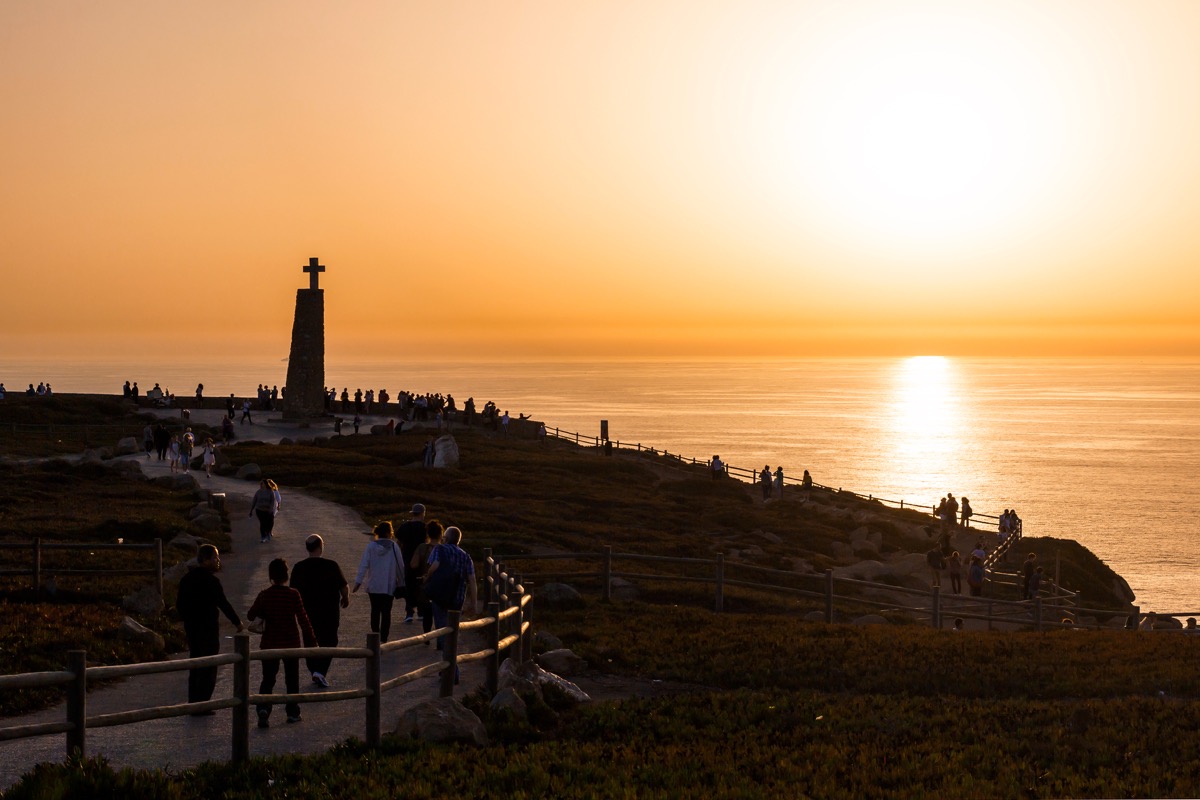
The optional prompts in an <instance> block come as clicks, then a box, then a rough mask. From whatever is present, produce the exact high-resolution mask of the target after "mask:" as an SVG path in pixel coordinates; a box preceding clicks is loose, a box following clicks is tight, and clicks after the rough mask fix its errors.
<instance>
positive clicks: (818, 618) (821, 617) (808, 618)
mask: <svg viewBox="0 0 1200 800" xmlns="http://www.w3.org/2000/svg"><path fill="white" fill-rule="evenodd" d="M804 621H805V622H824V621H825V612H824V611H810V612H808V613H807V614H805V615H804Z"/></svg>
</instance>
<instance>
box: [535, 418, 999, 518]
mask: <svg viewBox="0 0 1200 800" xmlns="http://www.w3.org/2000/svg"><path fill="white" fill-rule="evenodd" d="M546 434H547V436H553V437H554V438H556V439H562V440H563V441H567V442H574V443H575V444H577V445H580V446H588V447H596V448H603V449H606V450H607V448H612V449H613V450H617V451H620V450H627V451H632V452H635V453H649V454H651V455H658V456H663V457H665V458H670V459H675V460H676V461H678V462H679V463H680V464H686V465H689V466H695V467H704V468H705V469H708V470H711V469H712V461H711V460H699V459H696V458H693V457H690V456H684V455H679V454H678V453H671V452H668V451H667V450H656V449H655V448H653V447H643V446H642V444H641V442H636V443H634V444H629V443H628V442H620V441H618V440H616V439H603V438H601V437H599V436H588V435H586V434H581V433H578V432H573V431H565V430H561V429H559V428H553V429H549V428H548V429H547V431H546ZM723 472H724V474H726V475H728V476H730V477H733V478H736V479H738V480H741V481H743V482H745V483H749V484H756V483H758V481H759V472H758V471H757V470H754V469H747V468H745V467H735V466H732V465H730V464H725V465H724V469H723ZM783 485H784V486H785V487H787V486H792V487H795V489H799V490H801V491H804V490H807V489H814V490H816V491H823V492H832V493H835V494H840V495H845V496H848V497H853V498H855V499H858V500H866V501H868V502H876V503H880V504H882V505H885V506H890V507H892V508H898V509H901V510H903V509H912V510H913V511H917V512H919V513H921V514H928V515H929V516H931V517H933V518H935V519H936V518H937V513H936V512H937V508H936V506H933V505H930V506H925V505H921V504H913V503H906V502H905V501H904V500H888V499H886V498H883V497H875V496H874V495H873V494H860V493H859V492H852V491H850V490H848V489H842V488H841V487H837V488H835V487H833V486H825V485H824V484H820V483H816V482H813V483H811V484H810V485H809V486H808V487H806V486H805V485H804V483H803V480H802V479H799V478H794V477H790V476H788V475H786V474H785V475H784V479H783ZM926 508H928V509H929V510H928V511H926V510H925V509H926ZM979 520H987V521H988V524H989V525H992V526H995V527H996V528H997V529H998V528H999V526H1000V517H999V516H998V515H996V514H983V513H980V512H978V511H976V512H973V514H972V516H971V517H968V519H967V522H966V524H965V527H968V528H969V527H971V524H972V523H973V522H978V521H979ZM1022 524H1023V523H1022V522H1021V521H1019V520H1018V522H1017V530H1018V531H1020V529H1021V525H1022Z"/></svg>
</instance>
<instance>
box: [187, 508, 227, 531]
mask: <svg viewBox="0 0 1200 800" xmlns="http://www.w3.org/2000/svg"><path fill="white" fill-rule="evenodd" d="M192 527H193V528H195V529H196V530H198V531H204V532H205V533H216V532H217V531H219V530H221V529H222V527H223V524H222V522H221V515H220V514H215V513H213V514H201V515H200V516H198V517H196V518H195V519H194V520H192Z"/></svg>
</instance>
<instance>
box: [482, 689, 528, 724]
mask: <svg viewBox="0 0 1200 800" xmlns="http://www.w3.org/2000/svg"><path fill="white" fill-rule="evenodd" d="M490 705H491V707H492V710H493V711H501V710H503V709H508V710H509V711H511V712H512V713H513V714H514V715H516V716H518V717H524V716H525V714H526V711H527V708H526V705H525V701H524V700H522V699H521V695H520V694H518V693H517V690H516V689H515V688H513V687H512V686H507V687H505V688H503V689H501V690H500V691H498V692H496V696H495V697H493V698H492V702H491V703H490Z"/></svg>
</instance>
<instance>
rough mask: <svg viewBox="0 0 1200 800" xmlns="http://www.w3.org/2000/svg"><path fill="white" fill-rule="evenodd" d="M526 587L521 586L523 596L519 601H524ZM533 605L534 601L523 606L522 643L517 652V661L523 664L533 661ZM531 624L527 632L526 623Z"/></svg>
mask: <svg viewBox="0 0 1200 800" xmlns="http://www.w3.org/2000/svg"><path fill="white" fill-rule="evenodd" d="M524 597H525V585H524V584H522V585H521V596H520V597H519V598H518V599H524ZM532 606H533V603H532V601H531V602H529V603H527V604H525V605H523V606H521V628H522V631H521V634H520V635H521V641H520V642H519V644H520V647H519V649H518V650H517V656H518V658H517V660H518V661H519V662H521V663H524V662H526V661H532V660H533V608H532ZM526 622H528V623H529V630H528V631H525V630H524V627H525V623H526Z"/></svg>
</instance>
